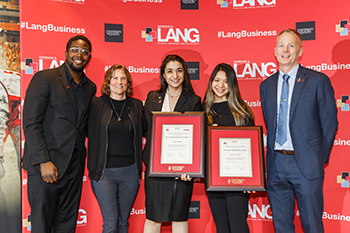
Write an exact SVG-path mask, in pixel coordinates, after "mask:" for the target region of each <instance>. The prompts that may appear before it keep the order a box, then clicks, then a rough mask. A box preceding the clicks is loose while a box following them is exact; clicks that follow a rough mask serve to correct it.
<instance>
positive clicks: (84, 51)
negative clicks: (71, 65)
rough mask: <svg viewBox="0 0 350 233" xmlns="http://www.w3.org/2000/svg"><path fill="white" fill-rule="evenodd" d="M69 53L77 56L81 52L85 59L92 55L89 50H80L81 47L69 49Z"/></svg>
mask: <svg viewBox="0 0 350 233" xmlns="http://www.w3.org/2000/svg"><path fill="white" fill-rule="evenodd" d="M69 51H70V52H71V53H72V54H74V55H76V54H78V53H79V52H81V55H83V56H84V57H87V56H89V55H90V51H89V50H87V49H83V48H79V47H71V48H69Z"/></svg>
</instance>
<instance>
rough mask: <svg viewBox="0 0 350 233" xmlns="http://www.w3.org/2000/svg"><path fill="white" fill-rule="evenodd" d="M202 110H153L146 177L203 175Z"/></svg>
mask: <svg viewBox="0 0 350 233" xmlns="http://www.w3.org/2000/svg"><path fill="white" fill-rule="evenodd" d="M204 129H205V128H204V112H185V113H180V112H152V129H151V130H152V133H151V160H150V167H149V168H150V169H149V176H151V177H178V176H181V174H183V173H186V174H188V175H190V176H192V177H201V178H203V177H204V136H205V135H204V132H205V131H204Z"/></svg>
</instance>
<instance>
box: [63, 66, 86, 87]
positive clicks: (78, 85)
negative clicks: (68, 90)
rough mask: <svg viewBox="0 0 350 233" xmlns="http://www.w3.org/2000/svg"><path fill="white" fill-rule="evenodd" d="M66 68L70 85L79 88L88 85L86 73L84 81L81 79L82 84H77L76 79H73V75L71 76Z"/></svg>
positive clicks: (83, 76)
mask: <svg viewBox="0 0 350 233" xmlns="http://www.w3.org/2000/svg"><path fill="white" fill-rule="evenodd" d="M65 68H66V73H67V79H68V80H67V81H68V83H69V82H70V83H71V84H73V85H74V86H77V87H81V86H83V85H84V84H85V83H86V79H87V78H86V75H85V73H84V72H83V74H82V79H81V81H80V83H79V84H77V83H76V82H75V80H74V78H73V77H72V75H71V74H70V72H69V70H68V68H67V66H65Z"/></svg>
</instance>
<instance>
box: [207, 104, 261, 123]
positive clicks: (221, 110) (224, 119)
mask: <svg viewBox="0 0 350 233" xmlns="http://www.w3.org/2000/svg"><path fill="white" fill-rule="evenodd" d="M212 108H213V110H214V111H215V112H216V113H217V114H215V115H213V124H218V126H235V125H236V122H235V118H234V117H233V115H232V113H231V111H230V108H229V106H228V101H224V102H220V103H214V104H213V106H212ZM253 125H254V120H253V119H252V118H249V120H248V122H246V124H245V126H253Z"/></svg>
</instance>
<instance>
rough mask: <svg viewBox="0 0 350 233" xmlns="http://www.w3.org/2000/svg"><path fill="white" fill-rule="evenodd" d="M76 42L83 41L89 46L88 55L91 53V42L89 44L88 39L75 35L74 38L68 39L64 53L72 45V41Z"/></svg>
mask: <svg viewBox="0 0 350 233" xmlns="http://www.w3.org/2000/svg"><path fill="white" fill-rule="evenodd" d="M76 40H83V41H85V42H86V43H87V44H88V45H89V47H90V53H91V51H92V46H91V42H90V40H89V39H88V38H86V37H85V36H83V35H76V36H73V37H72V38H70V39H69V41H68V42H67V48H66V52H68V49H69V48H70V46H71V45H72V43H73V41H76Z"/></svg>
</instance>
